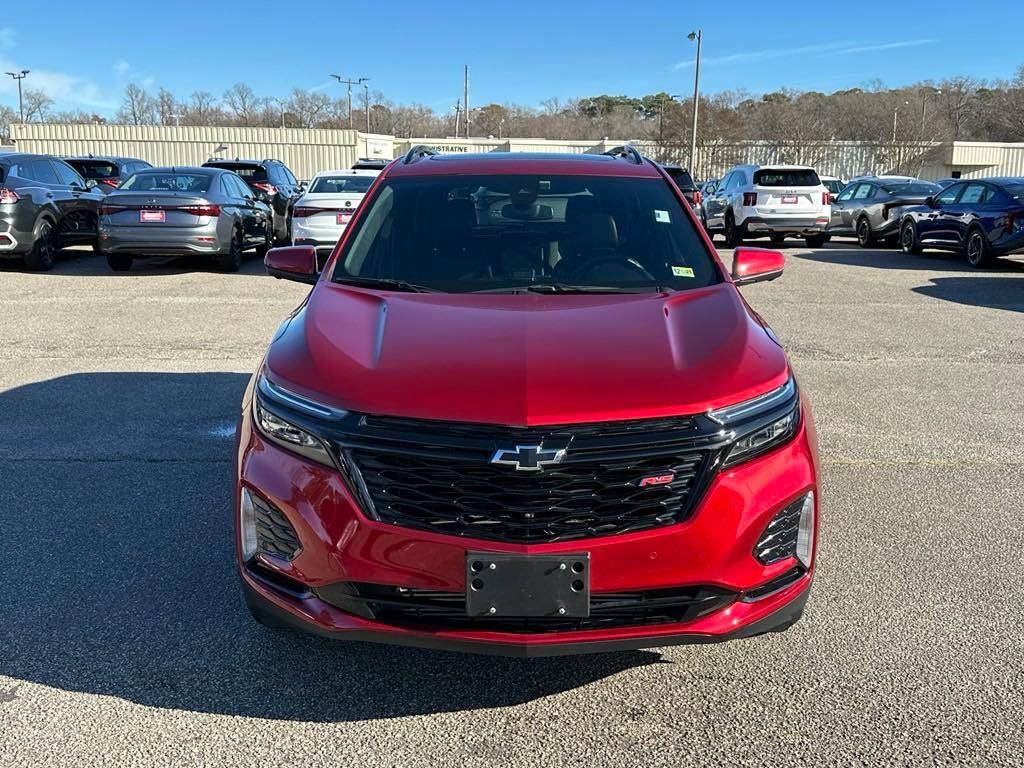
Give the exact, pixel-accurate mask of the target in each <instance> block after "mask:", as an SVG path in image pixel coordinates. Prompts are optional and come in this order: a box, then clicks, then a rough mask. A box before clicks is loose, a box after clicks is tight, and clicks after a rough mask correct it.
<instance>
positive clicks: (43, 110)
mask: <svg viewBox="0 0 1024 768" xmlns="http://www.w3.org/2000/svg"><path fill="white" fill-rule="evenodd" d="M24 105H25V122H26V123H33V122H35V123H43V122H46V120H47V119H49V117H50V111H51V110H52V108H53V99H51V98H50V97H49V96H47V95H46V91H43V90H41V89H38V88H29V89H28V90H27V91H25V98H24Z"/></svg>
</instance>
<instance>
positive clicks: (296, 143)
mask: <svg viewBox="0 0 1024 768" xmlns="http://www.w3.org/2000/svg"><path fill="white" fill-rule="evenodd" d="M11 137H12V138H13V139H14V142H15V148H16V149H19V150H23V151H26V152H42V153H48V154H54V155H85V154H89V153H92V154H94V155H124V156H128V157H139V158H142V159H143V160H148V161H149V162H151V163H153V164H154V165H197V164H199V163H202V162H203V161H205V160H207V159H208V158H210V157H222V158H235V157H239V158H258V159H262V158H267V157H274V158H277V159H279V160H282V161H283V162H284V163H286V164H287V165H288V167H290V168H291V169H292V171H294V173H295V174H296V175H297V176H298V177H299V178H302V179H309V178H311V177H312V176H313V175H314V174H315V173H316V172H317V171H321V170H327V169H333V168H349V167H351V165H352V163H353V162H354V161H355V160H356V159H357V158H360V157H380V158H392V157H396V156H398V155H399V154H403V153H405V152H407V151H408V149H409V147H410V146H412V145H415V144H427V145H429V146H432V147H434V148H435V149H436V150H437V151H439V152H445V153H461V152H569V153H581V152H603V151H605V150H607V149H609V148H611V147H613V146H616V145H618V144H622V143H624V141H625V140H623V139H618V140H613V139H600V140H582V141H581V140H555V139H530V138H511V139H494V138H473V139H461V138H444V139H441V138H422V139H405V138H396V137H394V136H389V135H381V134H367V133H362V132H360V131H354V130H345V129H339V130H333V129H305V128H216V127H208V126H150V125H143V126H135V125H109V124H93V125H78V124H74V125H62V124H46V123H43V124H40V123H28V124H15V125H12V126H11ZM636 143H637V144H638V145H639V146H640V147H641V150H642V151H644V152H646V153H648V154H650V155H651V156H652V157H673V156H676V155H678V156H679V157H681V158H685V157H686V154H687V150H686V149H685V148H675V147H659V146H657V145H655V144H652V143H650V142H636ZM778 162H788V163H802V164H806V165H810V166H813V167H815V168H817V169H818V171H819V172H821V173H827V174H830V175H834V176H839V177H841V178H848V177H850V176H853V175H857V174H862V173H884V172H888V171H892V170H894V168H896V167H899V168H901V169H902V170H903V171H904V172H909V173H914V174H916V175H919V176H921V177H923V178H926V179H938V178H944V177H949V176H956V175H961V176H963V177H964V178H976V177H981V176H1003V175H1005V176H1017V175H1024V143H1019V144H1007V143H992V142H965V141H955V142H947V143H921V144H901V145H893V144H890V143H877V144H873V143H869V142H850V141H833V142H813V143H803V144H797V143H776V144H769V143H766V142H740V143H734V144H726V143H719V142H714V141H712V142H707V143H704V144H702V145H701V146H700V147H699V148H698V157H697V163H696V168H695V169H694V170H695V174H694V175H695V176H697V177H698V178H712V177H720V176H721V175H722V174H723V173H725V172H726V171H727V170H728V169H729V168H731V167H732V166H733V165H736V164H741V163H778Z"/></svg>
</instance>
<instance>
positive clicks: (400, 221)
mask: <svg viewBox="0 0 1024 768" xmlns="http://www.w3.org/2000/svg"><path fill="white" fill-rule="evenodd" d="M355 226H356V230H355V232H354V233H353V235H351V236H350V237H349V238H348V239H347V240H346V245H345V252H344V253H343V254H342V256H341V258H340V259H339V262H338V265H337V267H336V268H335V271H334V274H333V278H334V279H335V280H336V281H338V282H345V280H346V279H351V278H360V279H363V280H365V279H371V280H374V279H375V280H401V281H405V282H408V283H413V284H416V285H420V286H426V287H428V288H431V289H433V290H438V291H444V292H451V293H463V292H472V291H503V290H521V289H530V287H531V286H547V287H548V288H551V287H552V286H553V285H554V284H558V285H557V286H555V288H556V289H557V290H564V289H566V288H567V287H568V289H569V290H572V289H573V288H575V289H581V288H582V289H585V288H587V287H590V288H594V289H597V288H602V289H606V290H608V291H611V292H618V291H629V290H654V289H655V288H656V287H663V288H668V289H674V290H686V289H690V288H702V287H704V286H707V285H711V284H713V283H717V282H719V279H720V278H719V273H718V270H717V268H716V266H715V264H714V262H713V260H712V257H711V255H710V253H709V252H708V250H707V247H706V245H705V243H704V241H703V239H702V238H701V237H700V235H699V234H698V233H697V230H696V228H695V227H694V225H693V224H692V223H691V221H690V218H689V217H688V216H687V215H686V212H685V211H684V210H683V208H682V206H681V204H680V202H679V200H678V198H676V196H675V195H674V194H672V190H671V188H670V187H669V185H668V184H667V183H665V181H664V180H663V179H660V178H659V179H638V178H623V177H603V176H582V175H579V176H577V175H544V174H539V175H494V176H491V175H479V176H478V175H471V176H429V177H419V178H393V179H387V180H386V181H385V183H384V184H382V185H381V186H380V187H378V191H377V192H376V193H374V196H373V199H372V200H371V201H370V203H369V206H368V207H367V208H366V209H365V213H364V214H363V215H362V216H361V217H360V218H359V220H358V221H357V223H356V225H355Z"/></svg>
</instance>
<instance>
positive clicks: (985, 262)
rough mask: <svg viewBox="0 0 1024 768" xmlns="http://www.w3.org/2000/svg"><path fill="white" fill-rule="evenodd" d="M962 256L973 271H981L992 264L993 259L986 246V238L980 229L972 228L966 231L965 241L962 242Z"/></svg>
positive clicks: (989, 247) (990, 251) (988, 247)
mask: <svg viewBox="0 0 1024 768" xmlns="http://www.w3.org/2000/svg"><path fill="white" fill-rule="evenodd" d="M964 256H965V257H967V263H968V264H970V265H971V266H972V267H974V268H975V269H983V268H984V267H987V266H989V265H990V264H991V263H992V260H993V259H994V258H995V257H994V256H993V255H992V248H991V246H989V244H988V238H987V237H985V233H984V232H983V231H982V230H981V228H980V227H972V228H971V229H970V230H968V231H967V240H965V241H964Z"/></svg>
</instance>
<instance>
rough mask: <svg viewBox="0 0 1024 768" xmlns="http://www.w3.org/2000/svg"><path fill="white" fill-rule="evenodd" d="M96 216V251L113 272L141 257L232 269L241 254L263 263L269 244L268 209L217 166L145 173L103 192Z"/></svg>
mask: <svg viewBox="0 0 1024 768" xmlns="http://www.w3.org/2000/svg"><path fill="white" fill-rule="evenodd" d="M99 213H100V217H99V249H100V252H101V253H103V254H104V255H105V256H106V257H107V263H108V264H109V265H110V267H111V269H114V270H117V271H123V270H127V269H130V268H131V265H132V262H133V261H134V259H135V258H137V257H139V256H184V255H190V254H198V255H206V256H209V257H211V258H212V259H213V260H214V262H215V263H216V264H217V266H218V267H220V268H221V269H222V270H224V271H226V272H235V271H237V270H238V269H239V268H240V267H241V266H242V259H243V255H244V252H245V251H247V250H252V249H254V250H255V251H256V254H257V255H258V256H259V257H260V258H262V257H263V255H264V254H265V253H266V252H267V250H268V249H269V247H270V245H271V243H272V242H273V233H272V230H271V216H270V208H269V207H268V206H267V205H266V203H263V202H261V201H259V200H257V199H256V196H255V195H254V194H253V192H252V190H250V189H249V187H248V185H247V184H246V183H245V182H244V181H242V179H241V178H240V177H239V176H238V175H237V174H235V173H233V172H231V171H226V170H222V169H219V168H147V169H146V170H144V171H140V172H139V173H136V174H135V175H133V176H131V177H129V178H128V179H126V180H125V181H124V183H122V184H121V186H120V187H119V188H118V189H116V190H114V191H112V192H111V193H110V194H109V195H107V197H106V198H105V199H104V201H103V203H102V204H101V205H100V210H99Z"/></svg>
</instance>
